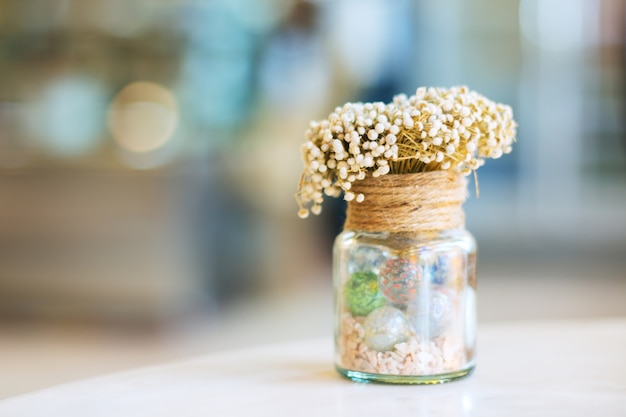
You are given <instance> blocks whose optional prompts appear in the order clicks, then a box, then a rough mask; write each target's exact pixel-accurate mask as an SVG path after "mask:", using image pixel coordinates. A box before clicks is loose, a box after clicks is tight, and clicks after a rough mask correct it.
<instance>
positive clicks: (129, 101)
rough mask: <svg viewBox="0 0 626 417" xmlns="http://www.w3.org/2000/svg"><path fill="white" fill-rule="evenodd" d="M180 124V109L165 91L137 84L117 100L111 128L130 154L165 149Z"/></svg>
mask: <svg viewBox="0 0 626 417" xmlns="http://www.w3.org/2000/svg"><path fill="white" fill-rule="evenodd" d="M177 124H178V105H177V103H176V99H175V98H174V95H173V94H172V93H171V92H170V91H169V90H168V89H167V88H165V87H163V86H160V85H158V84H155V83H151V82H141V81H140V82H134V83H132V84H129V85H127V86H126V87H124V88H123V89H122V90H121V91H120V92H119V93H118V94H117V95H116V96H115V99H114V100H113V102H112V104H111V107H110V109H109V114H108V126H109V129H110V131H111V134H112V135H113V138H114V139H115V140H116V142H117V143H118V144H119V145H120V146H121V147H122V148H124V150H126V151H130V152H137V153H142V152H150V151H154V150H156V149H159V148H161V147H163V146H164V145H165V144H166V143H167V142H168V141H169V140H170V139H171V138H172V136H173V134H174V132H175V130H176V126H177Z"/></svg>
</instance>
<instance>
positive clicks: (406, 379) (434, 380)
mask: <svg viewBox="0 0 626 417" xmlns="http://www.w3.org/2000/svg"><path fill="white" fill-rule="evenodd" d="M335 369H336V370H337V372H339V373H340V374H341V375H342V376H344V377H346V378H348V379H351V380H352V381H354V382H364V383H367V382H374V383H379V384H396V385H434V384H445V383H446V382H452V381H456V380H457V379H462V378H465V377H467V376H469V375H471V374H472V372H474V365H471V366H469V367H467V368H464V369H461V370H459V371H456V372H447V373H445V374H436V375H385V374H372V373H369V372H361V371H351V370H348V369H343V368H342V367H340V366H335Z"/></svg>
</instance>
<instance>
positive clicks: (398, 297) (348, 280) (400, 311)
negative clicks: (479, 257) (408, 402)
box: [333, 178, 476, 384]
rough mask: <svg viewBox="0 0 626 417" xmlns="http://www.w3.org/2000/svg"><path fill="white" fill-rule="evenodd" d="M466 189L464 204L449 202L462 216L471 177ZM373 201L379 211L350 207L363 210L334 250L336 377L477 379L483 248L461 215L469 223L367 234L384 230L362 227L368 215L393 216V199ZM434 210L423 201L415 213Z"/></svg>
mask: <svg viewBox="0 0 626 417" xmlns="http://www.w3.org/2000/svg"><path fill="white" fill-rule="evenodd" d="M455 180H456V181H459V179H458V178H455ZM461 184H462V185H458V184H456V187H457V188H458V187H461V186H462V187H463V198H462V199H461V202H458V200H459V198H456V201H457V203H456V204H449V205H452V206H454V205H456V206H458V210H461V209H460V207H461V203H462V200H463V199H464V196H465V188H464V187H465V181H464V178H463V181H461ZM387 189H389V188H388V187H387ZM369 191H370V192H371V189H369ZM431 191H433V190H431ZM433 192H435V194H436V195H439V194H438V193H437V192H436V190H434V191H433ZM427 194H428V192H427ZM443 194H445V193H443ZM457 195H458V193H457ZM368 197H370V199H371V200H374V203H373V205H372V206H371V207H369V209H368V208H367V207H366V208H365V209H364V208H363V207H359V208H358V210H359V211H358V212H352V216H351V208H354V205H355V204H360V203H352V202H351V203H350V204H349V207H348V220H347V222H346V225H345V226H344V231H343V232H341V233H340V234H339V236H338V237H337V238H336V240H335V245H334V251H333V262H334V266H333V275H334V291H335V309H336V311H335V364H336V368H337V370H338V371H339V372H340V373H341V374H342V375H344V376H346V377H348V378H350V379H352V380H355V381H374V382H384V383H397V384H433V383H442V382H448V381H452V380H455V379H458V378H461V377H463V376H466V375H469V374H470V373H471V372H472V370H473V368H474V350H475V334H476V275H475V271H476V243H475V240H474V238H473V237H472V235H471V234H470V233H469V232H467V231H466V230H465V228H464V227H463V225H462V221H463V215H462V211H461V214H460V215H461V221H460V222H461V223H460V222H459V221H452V222H448V223H446V222H444V223H438V224H437V225H435V226H436V227H439V226H441V225H442V224H443V225H445V224H448V225H451V226H454V227H451V228H446V229H439V230H433V224H430V225H429V224H425V223H428V221H429V220H428V219H429V218H431V217H432V216H431V217H426V219H427V220H425V221H419V222H417V223H416V222H414V221H409V222H408V223H407V222H404V221H403V220H402V219H397V217H396V216H394V219H396V220H399V223H401V224H403V225H404V226H403V227H400V229H413V230H399V231H398V230H393V231H384V230H359V228H373V229H380V228H381V227H380V224H378V225H375V226H374V227H369V226H370V223H369V220H370V219H365V218H363V219H360V218H362V217H364V216H365V215H366V214H367V216H368V217H369V216H377V215H381V210H383V211H384V213H385V216H389V215H390V214H393V210H394V209H393V208H390V207H389V206H387V205H386V204H385V201H386V200H385V199H386V197H383V198H382V199H381V198H376V197H375V196H373V195H368V196H366V199H367V198H368ZM351 206H352V207H351ZM426 206H428V204H425V202H424V201H420V202H419V204H418V206H416V207H419V209H425V208H426ZM355 213H356V215H357V217H359V218H357V219H355V217H354V215H355ZM396 214H397V213H396ZM457 214H458V211H457ZM360 220H363V221H360ZM413 220H415V219H413ZM392 223H393V222H392ZM407 225H408V226H410V227H407ZM389 227H390V228H391V229H398V227H397V225H396V224H390V225H389Z"/></svg>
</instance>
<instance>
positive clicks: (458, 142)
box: [296, 87, 516, 218]
mask: <svg viewBox="0 0 626 417" xmlns="http://www.w3.org/2000/svg"><path fill="white" fill-rule="evenodd" d="M515 134H516V124H515V121H514V120H513V112H512V110H511V108H510V107H509V106H506V105H503V104H498V103H495V102H493V101H491V100H489V99H487V98H485V97H484V96H482V95H480V94H478V93H476V92H473V91H469V90H468V88H467V87H453V88H450V89H443V88H428V89H426V88H418V89H417V91H416V92H415V95H412V96H411V97H407V96H406V95H404V94H401V95H398V96H395V97H394V99H393V101H392V102H391V103H388V104H385V103H382V102H375V103H346V104H345V105H343V106H342V107H337V108H336V109H335V111H334V112H332V113H331V114H330V115H329V116H328V118H326V119H325V120H322V121H313V122H311V124H310V128H309V129H308V130H307V132H306V138H307V142H306V143H305V144H304V145H303V146H302V157H303V161H304V172H303V173H302V176H301V178H300V184H299V189H298V193H297V194H296V200H297V201H298V204H299V206H300V211H299V212H298V215H299V216H300V217H302V218H305V217H307V216H308V215H309V208H307V207H308V206H310V211H311V212H313V214H319V213H320V212H321V210H322V206H321V204H322V202H323V199H324V197H323V196H324V194H326V195H329V196H333V197H338V196H339V195H341V192H342V191H343V192H344V199H345V200H346V201H352V200H355V201H357V202H361V201H363V200H364V199H365V196H364V195H363V194H355V193H354V192H352V191H351V188H352V184H353V183H354V182H355V181H360V180H363V179H365V177H366V176H367V175H371V176H373V177H378V176H381V175H385V174H388V173H393V174H407V173H416V172H424V171H435V170H454V171H457V172H461V173H463V174H465V175H467V174H469V173H470V172H472V171H473V170H476V169H478V167H480V166H481V165H482V164H483V163H484V158H499V157H500V156H502V154H505V153H509V152H510V151H511V146H512V144H513V142H514V140H515Z"/></svg>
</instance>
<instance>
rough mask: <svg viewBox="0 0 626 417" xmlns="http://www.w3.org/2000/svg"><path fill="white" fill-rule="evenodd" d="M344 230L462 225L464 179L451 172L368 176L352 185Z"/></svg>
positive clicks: (407, 229) (416, 229)
mask: <svg viewBox="0 0 626 417" xmlns="http://www.w3.org/2000/svg"><path fill="white" fill-rule="evenodd" d="M352 191H353V192H355V193H363V194H364V195H365V200H364V201H362V202H360V203H359V202H355V201H350V202H349V203H348V210H347V216H346V222H345V224H344V229H346V230H360V231H366V232H383V231H384V232H435V231H440V230H445V229H456V228H462V227H464V226H465V213H464V212H463V208H462V204H463V202H464V201H465V198H466V196H467V180H466V179H465V177H464V176H463V175H461V174H459V173H455V172H451V171H430V172H420V173H416V174H388V175H382V176H380V177H378V178H373V177H371V176H370V177H367V178H365V179H364V180H362V181H356V182H355V183H354V184H353V186H352Z"/></svg>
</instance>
